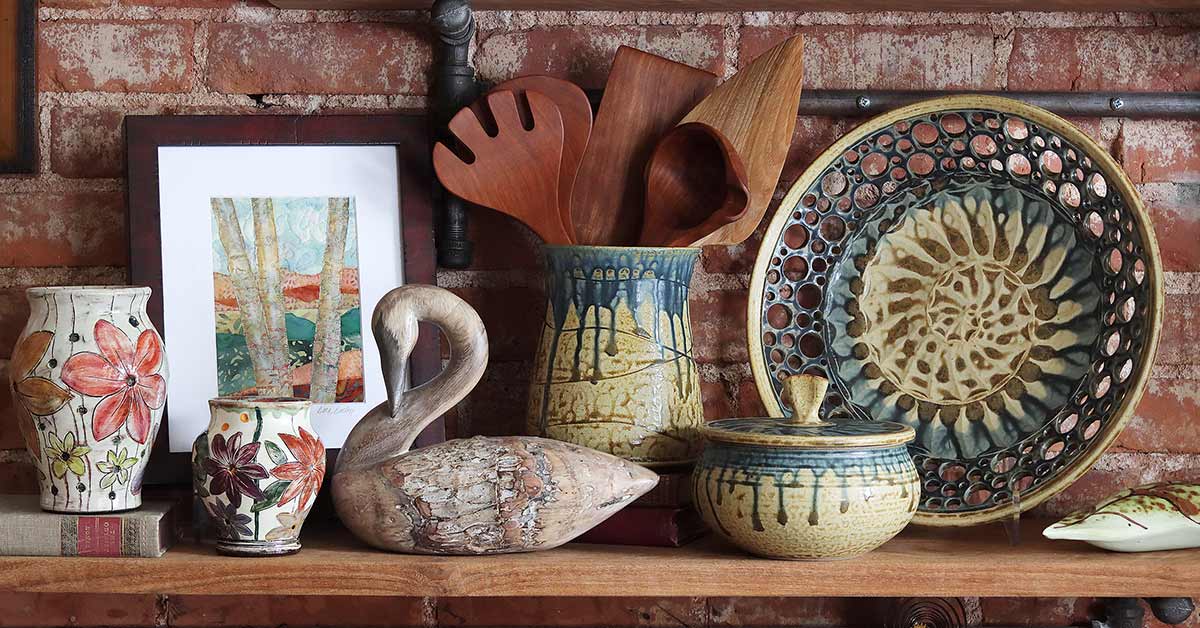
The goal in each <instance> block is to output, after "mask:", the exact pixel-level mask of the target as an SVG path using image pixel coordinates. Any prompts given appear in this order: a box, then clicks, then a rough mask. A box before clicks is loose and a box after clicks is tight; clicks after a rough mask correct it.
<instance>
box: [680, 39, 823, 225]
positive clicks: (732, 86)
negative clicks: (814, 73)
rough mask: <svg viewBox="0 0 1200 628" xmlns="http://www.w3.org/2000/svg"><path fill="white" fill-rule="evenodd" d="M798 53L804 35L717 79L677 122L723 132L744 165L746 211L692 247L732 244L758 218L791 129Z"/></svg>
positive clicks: (799, 77) (800, 68)
mask: <svg viewBox="0 0 1200 628" xmlns="http://www.w3.org/2000/svg"><path fill="white" fill-rule="evenodd" d="M803 56H804V39H803V37H802V36H800V35H796V36H794V37H791V38H788V39H787V40H786V41H784V42H783V43H781V44H779V45H777V46H775V47H774V48H772V49H770V50H768V51H767V52H765V53H763V54H762V55H761V56H759V57H758V58H757V59H755V60H754V61H753V62H752V63H751V64H750V65H749V66H748V67H746V68H745V69H743V70H742V71H741V72H738V73H737V74H735V75H734V76H733V78H730V79H729V80H728V81H725V82H724V83H722V84H721V86H720V87H718V88H717V89H715V90H714V91H713V93H711V94H709V95H708V97H707V98H705V99H704V100H703V101H701V103H700V104H699V105H696V108H695V109H692V110H691V112H690V113H688V114H687V116H685V117H684V118H683V121H682V122H704V123H706V124H708V125H710V126H712V127H713V128H715V129H717V130H719V131H720V132H721V133H722V134H724V135H725V137H726V138H727V139H728V140H729V143H730V144H732V145H733V148H734V150H735V151H736V152H737V154H738V155H740V156H741V158H742V162H743V163H744V164H745V166H746V176H747V182H748V183H749V190H750V203H749V205H748V206H747V208H746V213H745V214H743V215H742V217H741V218H738V219H737V220H735V221H733V222H731V223H729V224H727V225H725V226H722V227H719V228H718V229H717V230H716V231H714V232H712V233H711V234H709V235H707V236H705V237H703V238H701V239H700V240H699V241H697V242H696V244H697V245H699V244H737V243H739V242H741V241H743V240H745V239H746V238H748V237H750V234H751V233H754V230H755V229H756V228H758V223H759V222H760V221H762V217H763V214H764V213H766V211H767V205H769V204H770V202H771V196H772V195H773V194H774V193H775V185H776V184H778V183H779V173H780V172H781V171H782V170H783V161H784V158H786V157H787V152H788V147H789V146H791V144H792V131H794V130H795V128H796V109H797V107H798V106H799V105H800V84H801V83H802V82H803V79H804V60H803Z"/></svg>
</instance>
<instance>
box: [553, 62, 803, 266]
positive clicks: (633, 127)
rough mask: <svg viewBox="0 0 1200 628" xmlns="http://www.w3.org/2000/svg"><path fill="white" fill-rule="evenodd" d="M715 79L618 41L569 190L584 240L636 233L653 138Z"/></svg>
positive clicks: (628, 237)
mask: <svg viewBox="0 0 1200 628" xmlns="http://www.w3.org/2000/svg"><path fill="white" fill-rule="evenodd" d="M716 84H717V77H716V75H714V74H712V73H710V72H705V71H704V70H699V69H696V68H693V67H690V66H687V65H684V64H682V63H676V62H674V61H671V60H670V59H664V58H662V57H659V56H656V55H652V54H650V53H648V52H642V51H641V50H637V49H635V48H629V47H626V46H621V47H620V48H618V49H617V54H616V57H614V58H613V64H612V70H611V72H610V73H609V75H608V83H607V84H606V85H605V88H604V100H602V101H601V102H600V112H599V113H597V114H596V124H595V126H593V128H592V136H591V138H590V139H589V140H588V145H587V150H585V151H584V153H583V161H582V162H581V163H580V164H579V173H578V174H577V175H576V177H575V187H574V191H573V192H572V194H571V222H572V224H573V225H574V226H575V235H576V237H577V238H578V240H579V243H580V244H602V245H612V246H628V245H630V244H633V243H634V242H636V241H637V237H638V232H639V231H640V230H641V224H642V211H643V208H644V207H645V201H644V198H643V193H644V191H645V187H644V185H645V182H644V180H643V177H644V176H645V172H646V163H647V161H648V160H649V158H650V153H651V152H652V151H653V150H654V143H655V142H657V141H658V138H659V137H661V136H662V134H663V133H666V132H667V131H668V130H669V129H670V128H671V127H673V126H675V124H676V123H678V122H679V119H680V118H682V117H683V115H684V114H685V113H687V112H688V111H689V110H690V109H691V108H692V107H694V106H695V105H696V103H698V102H700V99H701V98H704V96H705V95H707V94H708V93H709V92H710V91H712V89H713V87H714V86H715V85H716ZM792 113H793V114H794V113H795V111H793V112H792Z"/></svg>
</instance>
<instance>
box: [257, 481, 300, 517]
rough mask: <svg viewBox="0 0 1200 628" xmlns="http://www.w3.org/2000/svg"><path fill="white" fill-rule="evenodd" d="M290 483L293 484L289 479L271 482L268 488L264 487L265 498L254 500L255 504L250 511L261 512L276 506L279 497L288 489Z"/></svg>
mask: <svg viewBox="0 0 1200 628" xmlns="http://www.w3.org/2000/svg"><path fill="white" fill-rule="evenodd" d="M289 485H291V482H290V481H288V480H276V481H274V482H271V483H270V484H269V485H268V486H267V488H265V489H263V498H262V499H260V500H258V501H256V502H254V506H252V507H251V508H250V512H253V513H260V512H262V511H264V510H266V509H268V508H270V507H272V506H274V505H275V503H276V502H278V501H279V498H280V497H282V496H283V492H284V491H286V490H287V487H288V486H289Z"/></svg>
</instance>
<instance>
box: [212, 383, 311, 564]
mask: <svg viewBox="0 0 1200 628" xmlns="http://www.w3.org/2000/svg"><path fill="white" fill-rule="evenodd" d="M208 406H209V412H210V414H211V417H212V418H211V420H210V421H209V424H208V431H207V432H206V433H205V434H204V438H198V439H196V442H195V444H194V445H193V449H192V465H193V466H192V471H193V477H194V481H193V484H192V486H193V490H194V491H195V492H196V496H197V497H198V498H199V499H200V500H201V501H202V502H203V504H204V510H205V512H206V513H207V516H208V523H209V526H210V530H212V532H213V534H214V535H215V536H216V538H217V551H218V552H221V553H222V554H230V555H234V556H275V555H281V554H291V553H293V552H296V551H299V549H300V527H301V526H302V525H304V519H305V518H306V517H307V516H308V512H309V510H310V509H311V508H312V505H313V502H314V501H315V499H316V496H317V493H318V492H320V490H321V483H322V482H323V481H324V480H325V445H324V444H323V443H322V442H321V439H320V438H318V437H317V434H316V432H315V431H314V430H313V427H312V423H311V422H310V421H309V416H308V414H309V408H311V406H312V403H311V402H309V401H308V400H307V399H297V398H292V397H246V398H237V397H223V398H218V399H212V400H210V401H209V402H208Z"/></svg>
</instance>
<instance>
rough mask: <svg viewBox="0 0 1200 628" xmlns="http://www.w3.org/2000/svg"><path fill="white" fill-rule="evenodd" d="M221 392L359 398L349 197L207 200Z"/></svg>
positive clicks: (358, 343) (353, 229) (357, 314)
mask: <svg viewBox="0 0 1200 628" xmlns="http://www.w3.org/2000/svg"><path fill="white" fill-rule="evenodd" d="M212 224H213V265H214V272H213V282H214V295H215V298H214V301H215V303H214V305H215V307H216V323H217V324H216V344H217V380H218V381H217V384H218V391H219V393H220V394H221V395H271V396H297V397H307V398H309V399H312V400H313V401H314V402H317V403H338V402H352V401H362V400H363V398H364V391H363V375H362V322H361V313H360V307H359V290H358V237H357V231H356V226H355V214H354V199H352V198H336V197H335V198H316V197H303V198H290V197H286V198H230V197H223V198H213V199H212Z"/></svg>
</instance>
